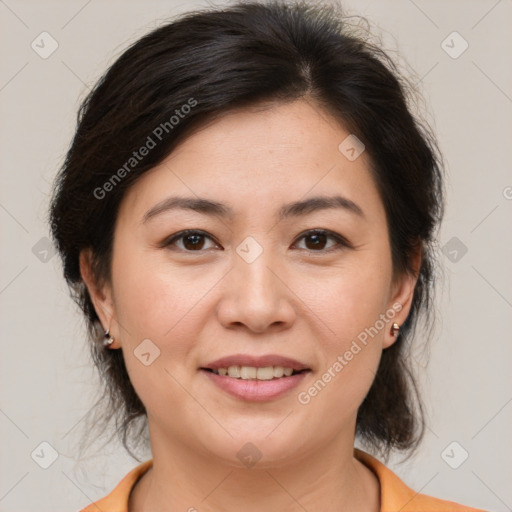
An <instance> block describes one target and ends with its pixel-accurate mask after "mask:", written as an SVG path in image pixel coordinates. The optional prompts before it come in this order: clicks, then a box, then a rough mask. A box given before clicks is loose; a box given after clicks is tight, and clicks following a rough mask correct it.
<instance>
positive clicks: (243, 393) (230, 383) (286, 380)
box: [201, 369, 309, 402]
mask: <svg viewBox="0 0 512 512" xmlns="http://www.w3.org/2000/svg"><path fill="white" fill-rule="evenodd" d="M201 372H202V373H204V374H206V376H207V377H208V378H209V379H210V380H211V382H213V383H214V384H215V385H216V386H218V387H219V388H221V389H223V390H224V391H226V393H229V394H230V395H232V396H234V397H236V398H239V399H241V400H247V401H250V402H265V401H267V400H272V399H274V398H278V397H280V396H281V395H283V394H285V393H286V392H287V391H290V390H291V389H293V388H295V387H296V386H298V385H299V383H300V382H302V380H303V379H304V377H305V376H306V374H307V373H309V371H304V372H301V373H296V374H295V375H290V376H289V377H281V378H280V379H272V380H252V379H249V380H244V379H234V378H233V377H229V376H227V375H218V374H216V373H213V372H210V371H208V370H203V369H201Z"/></svg>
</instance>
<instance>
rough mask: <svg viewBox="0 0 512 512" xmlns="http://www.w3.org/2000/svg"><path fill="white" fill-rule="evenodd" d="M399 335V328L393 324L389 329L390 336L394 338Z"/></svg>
mask: <svg viewBox="0 0 512 512" xmlns="http://www.w3.org/2000/svg"><path fill="white" fill-rule="evenodd" d="M399 334H400V326H399V325H398V324H397V323H394V324H393V326H392V327H391V336H395V338H396V337H397V336H398V335H399Z"/></svg>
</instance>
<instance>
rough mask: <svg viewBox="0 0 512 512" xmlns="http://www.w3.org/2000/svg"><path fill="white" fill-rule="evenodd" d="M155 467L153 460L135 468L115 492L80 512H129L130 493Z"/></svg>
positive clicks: (118, 485)
mask: <svg viewBox="0 0 512 512" xmlns="http://www.w3.org/2000/svg"><path fill="white" fill-rule="evenodd" d="M152 465H153V460H152V459H151V460H147V461H146V462H143V463H142V464H140V465H139V466H137V467H135V468H133V469H132V470H131V471H130V472H129V473H128V474H127V475H126V476H125V477H124V478H123V479H122V480H121V481H120V482H119V483H118V484H117V486H116V487H115V488H114V490H113V491H112V492H111V493H110V494H108V495H107V496H105V497H104V498H102V499H100V500H98V501H96V502H94V503H91V504H90V505H89V506H87V507H85V508H83V509H82V510H80V512H98V511H99V510H101V511H102V512H128V501H129V499H130V493H131V491H132V489H133V487H134V486H135V484H136V483H137V481H138V480H139V478H141V477H142V475H143V474H144V473H146V472H147V471H149V469H150V468H151V466H152Z"/></svg>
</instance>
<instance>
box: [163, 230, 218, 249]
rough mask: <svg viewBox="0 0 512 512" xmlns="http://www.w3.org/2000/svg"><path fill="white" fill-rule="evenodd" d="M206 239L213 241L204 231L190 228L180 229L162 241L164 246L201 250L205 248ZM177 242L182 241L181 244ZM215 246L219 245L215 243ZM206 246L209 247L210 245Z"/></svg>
mask: <svg viewBox="0 0 512 512" xmlns="http://www.w3.org/2000/svg"><path fill="white" fill-rule="evenodd" d="M205 239H209V240H212V241H213V239H212V238H211V237H210V236H209V235H207V234H206V233H204V232H202V231H199V230H197V229H188V230H186V231H180V232H179V233H176V234H175V235H172V236H171V237H170V238H168V239H166V240H164V242H162V247H168V246H170V245H175V246H177V247H178V249H180V250H182V251H186V252H194V251H196V252H200V251H201V250H203V249H205ZM176 242H182V244H181V246H180V244H176ZM214 246H216V247H218V245H217V244H214ZM206 248H207V249H208V247H206Z"/></svg>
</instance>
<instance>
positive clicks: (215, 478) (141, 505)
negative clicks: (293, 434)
mask: <svg viewBox="0 0 512 512" xmlns="http://www.w3.org/2000/svg"><path fill="white" fill-rule="evenodd" d="M153 437H155V436H153ZM156 438H157V439H159V440H160V441H162V439H164V438H160V437H158V436H156ZM165 440H166V442H165V443H163V442H156V443H155V442H154V441H155V439H152V448H153V453H154V457H153V467H152V468H151V469H150V470H149V471H148V472H147V473H146V474H145V475H143V477H142V478H141V479H140V480H139V482H138V483H137V485H136V486H135V487H134V489H133V491H132V493H131V496H130V503H129V507H128V511H129V512H157V511H161V510H184V511H189V512H196V511H197V510H200V511H201V512H219V511H225V512H232V511H233V512H234V511H239V510H244V511H245V512H259V511H261V510H279V511H281V512H292V511H297V510H307V511H308V512H315V511H320V510H321V511H325V510H336V511H337V512H344V511H353V510H358V511H361V512H379V510H380V486H379V481H378V479H377V477H376V476H375V475H374V474H373V473H372V472H371V471H370V470H369V469H368V468H367V467H366V466H364V465H363V464H362V463H361V462H359V461H358V460H356V459H355V458H354V457H353V440H352V442H350V443H345V444H342V443H340V442H339V441H340V440H339V439H334V440H333V442H332V443H331V444H329V445H327V446H324V449H323V450H322V451H318V450H317V451H315V452H314V453H307V454H303V455H302V456H301V457H300V458H299V457H297V458H296V459H294V460H287V461H286V462H281V463H279V462H276V461H273V462H272V463H268V465H264V464H263V459H262V460H261V461H260V462H258V464H256V465H255V466H253V467H251V468H240V467H238V466H235V465H234V463H233V462H232V463H230V462H229V461H228V460H220V459H216V458H214V457H213V456H212V455H211V454H208V453H198V452H197V450H191V449H190V447H188V446H186V445H184V444H182V443H173V442H172V441H170V442H169V439H168V438H167V439H165Z"/></svg>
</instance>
